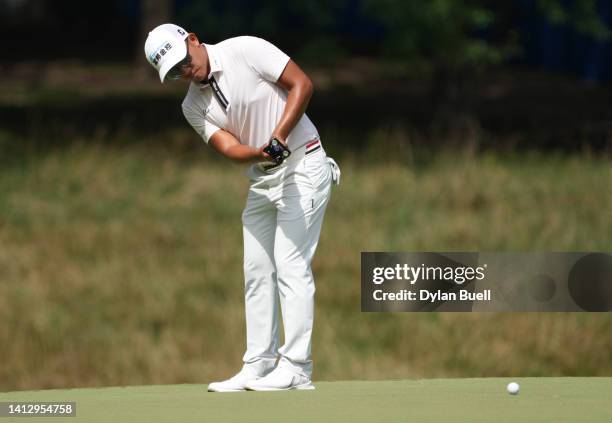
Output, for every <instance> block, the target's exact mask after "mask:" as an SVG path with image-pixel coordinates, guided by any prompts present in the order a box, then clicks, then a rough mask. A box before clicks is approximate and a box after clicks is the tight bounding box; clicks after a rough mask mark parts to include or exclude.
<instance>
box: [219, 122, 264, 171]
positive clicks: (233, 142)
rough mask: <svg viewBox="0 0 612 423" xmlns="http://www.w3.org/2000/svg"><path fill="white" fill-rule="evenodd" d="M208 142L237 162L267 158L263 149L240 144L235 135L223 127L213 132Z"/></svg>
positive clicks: (250, 161)
mask: <svg viewBox="0 0 612 423" xmlns="http://www.w3.org/2000/svg"><path fill="white" fill-rule="evenodd" d="M208 144H209V145H210V146H212V148H214V149H215V150H216V151H218V152H219V153H221V154H222V155H224V156H225V157H227V158H229V159H231V160H233V161H234V162H236V163H255V162H259V161H262V160H265V156H263V153H262V151H261V149H258V148H253V147H249V146H248V145H244V144H240V142H239V141H238V139H237V138H236V137H235V136H233V135H232V134H231V133H229V132H227V131H224V130H223V129H220V130H218V131H216V132H215V133H214V134H212V136H211V137H210V140H208Z"/></svg>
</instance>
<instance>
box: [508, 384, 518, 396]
mask: <svg viewBox="0 0 612 423" xmlns="http://www.w3.org/2000/svg"><path fill="white" fill-rule="evenodd" d="M519 388H520V387H519V384H518V383H516V382H510V383H509V384H508V386H506V390H507V391H508V393H509V394H510V395H516V394H518V393H519Z"/></svg>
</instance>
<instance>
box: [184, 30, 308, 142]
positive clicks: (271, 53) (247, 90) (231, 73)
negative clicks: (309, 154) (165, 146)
mask: <svg viewBox="0 0 612 423" xmlns="http://www.w3.org/2000/svg"><path fill="white" fill-rule="evenodd" d="M204 46H205V47H206V50H207V52H208V59H209V61H210V75H209V76H208V78H209V79H210V78H214V81H216V84H215V82H211V83H210V84H206V85H201V84H197V83H194V82H192V83H191V84H190V85H189V90H188V91H187V95H186V96H185V99H184V100H183V104H182V107H183V114H184V115H185V118H186V119H187V121H188V122H189V123H190V124H191V126H192V127H193V128H194V129H195V130H196V132H197V133H198V134H200V136H201V137H202V138H203V139H204V141H206V142H207V143H208V140H209V139H210V137H211V136H212V134H214V133H215V132H216V131H218V130H219V129H224V130H226V131H228V132H230V133H232V134H233V135H234V136H235V137H236V138H237V139H238V140H239V141H240V143H241V144H245V145H249V146H251V147H256V148H258V147H261V146H262V145H264V144H265V143H267V142H268V141H269V139H270V135H272V131H273V130H274V128H276V124H277V123H278V122H279V121H280V118H281V116H282V114H283V110H284V109H285V104H286V102H287V92H286V91H285V90H284V89H282V88H281V87H279V86H278V85H276V84H275V82H276V81H278V78H279V77H280V75H281V74H282V72H283V70H284V69H285V66H287V63H288V62H289V56H287V55H286V54H285V53H283V52H282V51H281V50H279V49H278V48H277V47H275V46H274V45H272V44H271V43H269V42H267V41H265V40H263V39H261V38H256V37H248V36H244V37H236V38H230V39H228V40H225V41H222V42H220V43H218V44H213V45H210V44H204ZM215 85H216V86H215ZM217 88H218V89H217ZM215 91H216V93H215ZM318 137H319V134H318V132H317V128H315V126H314V124H313V123H312V122H311V121H310V119H309V118H308V117H307V116H306V114H304V115H303V116H302V117H301V119H300V120H299V122H298V123H297V125H296V126H295V128H294V129H293V131H291V133H290V134H289V136H288V137H287V144H288V146H289V148H290V149H291V150H296V149H297V148H299V147H301V146H302V145H304V144H306V143H307V142H308V141H311V140H313V139H315V138H318Z"/></svg>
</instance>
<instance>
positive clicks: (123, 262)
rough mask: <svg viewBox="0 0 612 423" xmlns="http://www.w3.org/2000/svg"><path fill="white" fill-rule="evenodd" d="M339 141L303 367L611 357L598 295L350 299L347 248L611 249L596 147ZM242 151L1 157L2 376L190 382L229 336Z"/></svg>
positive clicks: (235, 357) (371, 369)
mask: <svg viewBox="0 0 612 423" xmlns="http://www.w3.org/2000/svg"><path fill="white" fill-rule="evenodd" d="M400 153H401V154H398V155H397V156H396V157H395V159H394V160H392V161H391V162H390V163H385V161H384V160H379V161H374V162H368V161H366V160H363V159H362V158H358V157H357V156H355V157H347V158H345V159H344V160H341V161H340V165H341V167H342V170H343V177H342V185H341V186H340V187H339V188H338V189H335V191H334V193H333V198H332V202H331V204H330V206H329V208H328V212H327V216H326V218H325V219H326V220H325V223H324V229H323V233H322V236H321V241H320V244H319V250H318V253H317V256H316V259H315V262H314V271H315V275H316V282H317V300H316V301H317V302H316V308H317V310H316V319H315V332H314V340H313V348H314V350H313V355H314V360H315V378H316V379H319V380H320V379H351V378H359V379H386V378H407V377H437V376H506V375H525V376H528V375H529V376H534V375H550V376H552V375H608V376H609V375H611V374H612V360H611V359H610V347H611V346H612V331H610V324H611V323H612V318H611V317H610V315H609V314H534V313H532V314H434V313H432V314H399V313H395V314H367V313H361V312H360V301H359V280H360V277H359V269H360V263H359V259H360V252H361V251H418V250H426V251H436V250H445V251H449V250H463V251H467V250H486V251H504V250H514V251H521V250H522V251H531V250H537V251H542V250H555V251H563V250H609V249H610V247H611V241H610V234H612V223H611V220H610V219H609V213H608V210H610V209H612V192H611V191H610V190H609V189H608V188H607V182H608V181H610V180H611V177H612V170H611V169H612V167H611V166H610V164H611V163H610V161H608V160H603V159H596V158H589V157H562V156H551V155H548V156H545V155H530V154H522V155H516V156H513V157H506V156H502V155H496V154H484V155H482V156H476V157H474V156H470V155H465V156H464V155H460V154H454V153H437V154H436V156H428V157H426V158H423V157H420V158H416V157H414V155H413V153H412V152H411V151H404V152H400ZM242 173H243V169H242V168H240V167H238V166H233V165H230V164H228V163H227V162H225V161H223V160H221V159H219V158H217V157H216V156H213V155H212V154H211V153H210V152H208V151H202V152H201V153H196V154H195V155H193V156H190V157H185V156H176V155H172V154H168V153H164V152H162V151H160V150H159V149H149V148H147V147H146V146H145V145H133V146H130V147H118V146H114V147H108V146H107V147H104V146H102V145H101V144H95V145H87V144H85V143H83V144H80V145H75V146H73V147H71V148H68V149H64V150H61V151H55V152H49V153H47V154H42V155H38V156H29V157H25V158H24V159H23V160H20V161H14V162H11V164H7V165H6V166H3V168H2V169H0V193H1V194H0V322H1V324H0V390H13V389H36V388H50V387H73V386H98V385H120V384H146V383H181V382H207V381H210V380H211V379H216V378H220V377H224V376H228V375H230V374H232V373H233V372H234V371H236V370H237V369H238V367H239V366H240V360H241V356H242V353H243V348H244V321H243V302H242V289H243V288H242V261H241V260H242V232H241V224H240V214H241V211H242V207H243V201H244V198H245V194H246V191H247V180H246V178H245V177H244V176H243V175H242Z"/></svg>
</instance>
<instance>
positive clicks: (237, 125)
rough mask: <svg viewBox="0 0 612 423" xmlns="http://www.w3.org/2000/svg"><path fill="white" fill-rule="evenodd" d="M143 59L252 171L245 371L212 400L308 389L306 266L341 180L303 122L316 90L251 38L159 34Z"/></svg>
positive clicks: (219, 386)
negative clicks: (179, 82) (207, 39)
mask: <svg viewBox="0 0 612 423" xmlns="http://www.w3.org/2000/svg"><path fill="white" fill-rule="evenodd" d="M145 55H146V57H147V60H148V61H149V63H151V65H152V66H153V67H154V68H155V69H156V70H157V71H158V73H159V78H160V80H161V81H162V82H164V81H165V80H168V79H183V80H188V81H190V84H189V89H188V90H187V94H186V96H185V99H184V100H183V104H182V107H183V114H184V115H185V118H186V119H187V121H188V122H189V123H190V124H191V126H192V127H193V128H194V129H195V131H196V132H197V133H198V134H200V136H201V137H202V138H203V139H204V141H205V142H206V143H208V144H209V145H210V146H212V148H214V149H215V150H216V151H218V152H219V153H221V154H222V155H224V156H226V157H228V158H229V159H231V160H233V161H235V162H240V163H248V164H250V166H249V167H248V170H247V176H248V177H249V179H250V183H251V185H250V189H249V193H248V198H247V201H246V207H245V209H244V211H243V214H242V225H243V237H244V277H245V290H244V293H245V313H246V338H247V339H246V352H245V354H244V357H243V362H244V363H243V366H242V369H241V370H240V371H239V372H238V374H236V375H235V376H233V377H232V378H230V379H228V380H225V381H222V382H214V383H211V384H210V385H209V386H208V390H209V391H215V392H234V391H243V390H254V391H273V390H274V391H275V390H286V389H314V385H313V384H312V382H311V375H312V358H311V335H312V327H313V317H314V293H315V285H314V279H313V275H312V270H311V261H312V258H313V256H314V253H315V250H316V248H317V243H318V241H319V234H320V232H321V225H322V223H323V216H324V214H325V208H326V206H327V203H328V202H329V198H330V194H331V188H332V184H334V183H335V184H338V183H339V181H340V170H339V169H338V166H337V165H336V163H335V162H334V161H333V159H331V158H328V157H327V156H326V154H325V151H324V149H323V145H322V143H321V140H320V139H319V134H318V132H317V129H316V128H315V126H314V125H313V123H312V122H311V121H310V119H309V118H308V116H306V115H305V114H304V111H305V110H306V107H307V105H308V101H309V100H310V97H311V95H312V91H313V87H312V82H311V81H310V79H309V78H308V76H306V74H305V73H304V72H303V71H302V70H301V69H300V68H299V67H298V66H297V65H296V64H295V63H294V62H293V61H292V60H291V59H290V58H289V57H288V56H287V55H286V54H285V53H283V52H282V51H281V50H279V49H278V48H277V47H275V46H274V45H272V44H270V43H269V42H267V41H265V40H262V39H260V38H255V37H247V36H245V37H236V38H230V39H228V40H225V41H222V42H220V43H218V44H205V43H200V41H199V40H198V37H197V36H196V35H195V34H194V33H188V32H187V31H185V30H184V29H183V28H181V27H179V26H176V25H173V24H164V25H160V26H158V27H156V28H155V29H153V30H152V31H151V32H150V33H149V36H148V38H147V40H146V42H145ZM271 146H275V149H270V148H271ZM279 303H280V304H279ZM279 305H280V311H279ZM280 312H282V322H283V325H284V326H283V327H284V333H285V337H284V338H285V339H284V344H283V345H282V346H281V344H280V336H279V329H280V325H279V316H280V314H279V313H280Z"/></svg>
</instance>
